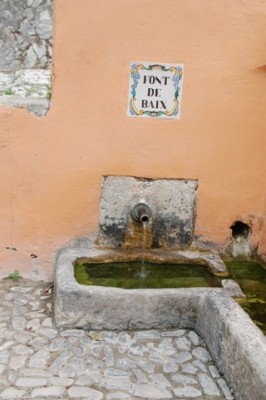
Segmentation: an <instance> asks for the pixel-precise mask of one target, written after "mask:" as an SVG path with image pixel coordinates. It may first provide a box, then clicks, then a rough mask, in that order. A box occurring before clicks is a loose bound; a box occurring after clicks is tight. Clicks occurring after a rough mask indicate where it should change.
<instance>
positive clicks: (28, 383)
mask: <svg viewBox="0 0 266 400" xmlns="http://www.w3.org/2000/svg"><path fill="white" fill-rule="evenodd" d="M46 383H47V379H46V378H19V379H18V380H17V381H16V386H18V387H36V386H43V385H45V384H46Z"/></svg>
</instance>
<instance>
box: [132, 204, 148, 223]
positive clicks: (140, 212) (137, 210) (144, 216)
mask: <svg viewBox="0 0 266 400" xmlns="http://www.w3.org/2000/svg"><path fill="white" fill-rule="evenodd" d="M151 214H152V213H151V209H150V208H149V206H147V204H144V203H138V204H135V205H134V207H133V208H132V209H131V216H132V218H133V219H134V220H135V221H137V222H141V223H142V224H147V223H148V222H149V221H150V218H151Z"/></svg>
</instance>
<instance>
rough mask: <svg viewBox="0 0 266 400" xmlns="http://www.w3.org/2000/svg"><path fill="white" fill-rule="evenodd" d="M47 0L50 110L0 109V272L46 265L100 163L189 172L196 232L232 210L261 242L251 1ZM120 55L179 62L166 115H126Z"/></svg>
mask: <svg viewBox="0 0 266 400" xmlns="http://www.w3.org/2000/svg"><path fill="white" fill-rule="evenodd" d="M54 1H55V10H54V13H55V15H54V65H53V95H52V104H51V109H50V111H49V113H48V115H47V116H46V117H44V118H37V117H35V116H34V115H31V114H29V113H28V112H27V111H25V110H19V109H9V110H7V109H4V108H1V109H0V171H1V177H0V193H1V202H0V267H1V268H2V275H6V274H7V273H8V272H9V271H12V270H14V269H17V270H19V271H21V272H22V274H24V275H30V276H34V275H35V276H36V277H46V278H50V277H51V276H52V271H53V268H54V266H53V262H54V256H55V254H56V251H57V250H58V249H59V248H60V247H61V246H63V245H64V244H65V243H66V242H67V241H69V240H70V239H72V238H75V237H77V236H84V235H86V234H88V233H90V232H93V231H95V230H97V220H98V207H99V198H100V188H101V177H102V175H109V174H110V175H134V176H140V177H154V178H155V177H160V178H168V177H169V178H193V179H198V180H199V192H198V207H197V220H196V234H197V235H202V238H203V239H204V240H210V241H214V242H216V243H217V244H219V245H221V246H226V245H227V244H228V241H229V239H230V234H231V231H230V229H229V227H230V225H231V224H232V223H233V222H234V221H235V220H238V219H240V220H242V221H243V222H247V223H249V224H250V225H251V226H252V230H253V233H252V242H253V245H254V246H257V245H259V243H261V247H260V252H261V254H263V253H264V254H266V239H265V233H263V229H265V226H266V224H265V218H266V210H265V205H264V203H265V195H266V185H265V163H266V161H265V160H266V157H265V154H266V153H265V149H266V134H265V128H266V120H265V115H266V113H265V109H266V97H265V93H266V91H265V85H266V77H265V69H266V68H264V67H263V66H264V65H265V64H266V59H265V37H266V23H265V22H266V18H265V17H266V3H265V1H264V0H242V1H239V0H232V1H224V0H217V1H213V0H201V1H195V0H183V1H182V0H180V1H177V0H164V1H159V0H136V1H134V2H132V1H129V0H112V1H110V0H54ZM134 60H138V61H155V62H167V63H183V64H184V66H185V76H184V84H183V95H182V110H181V119H180V120H179V121H175V120H171V121H166V120H155V119H148V118H146V119H144V118H143V119H138V118H129V117H127V99H128V84H129V65H130V62H131V61H134ZM110 201H112V199H110ZM263 235H264V239H263ZM14 248H15V249H16V250H14ZM32 254H34V255H37V256H38V257H37V258H32V257H31V255H32Z"/></svg>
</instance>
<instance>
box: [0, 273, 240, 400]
mask: <svg viewBox="0 0 266 400" xmlns="http://www.w3.org/2000/svg"><path fill="white" fill-rule="evenodd" d="M0 300H1V304H0V376H1V377H0V399H87V400H101V399H102V400H123V399H133V400H140V399H150V400H156V399H161V400H165V399H194V398H196V399H205V400H218V399H220V400H223V399H226V400H233V399H234V397H233V395H232V394H231V392H230V390H229V388H228V386H227V384H226V382H225V380H224V379H223V377H222V376H220V374H219V372H218V370H217V369H216V367H215V365H214V363H213V361H212V359H211V356H210V354H209V352H208V351H207V349H206V346H205V344H204V343H203V341H202V339H201V338H200V337H199V336H198V335H197V334H196V333H195V332H194V331H188V330H181V329H174V330H161V331H159V330H149V331H131V332H108V331H101V332H95V331H94V332H93V331H84V330H79V329H69V330H57V329H56V328H55V327H54V325H53V321H52V291H51V289H49V290H48V284H47V283H43V282H30V281H26V280H19V281H18V282H12V281H10V280H3V281H1V282H0Z"/></svg>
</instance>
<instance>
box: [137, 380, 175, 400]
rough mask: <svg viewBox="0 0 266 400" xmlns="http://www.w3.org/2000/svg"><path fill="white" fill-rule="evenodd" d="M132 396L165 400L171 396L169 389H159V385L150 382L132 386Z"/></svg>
mask: <svg viewBox="0 0 266 400" xmlns="http://www.w3.org/2000/svg"><path fill="white" fill-rule="evenodd" d="M133 396H136V397H141V398H143V399H153V400H165V399H172V398H173V396H172V395H171V393H170V391H169V390H167V389H161V388H160V387H158V386H156V385H153V384H150V383H147V384H137V385H136V386H135V387H134V390H133Z"/></svg>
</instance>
